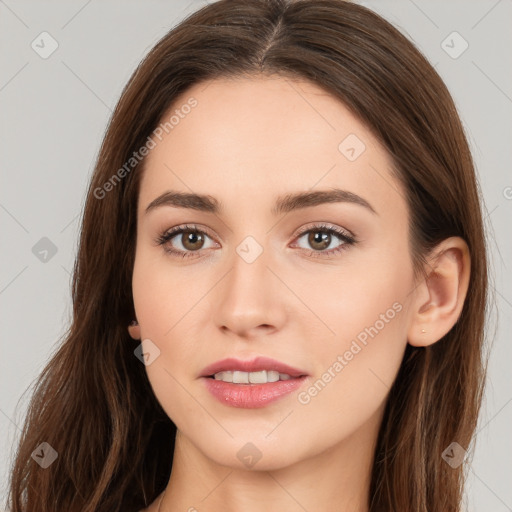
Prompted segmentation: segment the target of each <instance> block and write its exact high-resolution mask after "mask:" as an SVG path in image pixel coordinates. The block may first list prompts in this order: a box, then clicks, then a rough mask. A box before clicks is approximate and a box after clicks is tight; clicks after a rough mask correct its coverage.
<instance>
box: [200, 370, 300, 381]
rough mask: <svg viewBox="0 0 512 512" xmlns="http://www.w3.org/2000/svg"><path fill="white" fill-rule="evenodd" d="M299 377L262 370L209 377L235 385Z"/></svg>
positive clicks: (226, 372)
mask: <svg viewBox="0 0 512 512" xmlns="http://www.w3.org/2000/svg"><path fill="white" fill-rule="evenodd" d="M299 377H301V376H299ZM299 377H292V376H291V375H289V374H287V373H279V372H278V371H275V370H261V371H258V372H244V371H240V370H227V371H222V372H218V373H215V374H214V375H209V376H208V378H209V379H215V380H221V381H222V382H231V383H233V384H267V383H268V382H277V381H280V380H290V379H297V378H299Z"/></svg>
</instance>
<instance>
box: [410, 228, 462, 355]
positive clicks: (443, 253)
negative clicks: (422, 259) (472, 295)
mask: <svg viewBox="0 0 512 512" xmlns="http://www.w3.org/2000/svg"><path fill="white" fill-rule="evenodd" d="M470 265H471V261H470V256H469V249H468V246H467V244H466V242H465V241H464V240H463V239H462V238H460V237H451V238H448V239H446V240H443V241H442V242H441V243H440V244H439V245H438V246H437V247H436V248H435V249H434V250H433V251H432V253H431V256H430V257H429V258H428V266H427V269H428V270H427V277H425V278H424V280H423V282H421V283H420V285H419V286H418V287H417V289H416V293H415V303H414V310H413V311H414V313H413V318H412V322H411V325H410V327H409V332H408V342H409V344H410V345H413V346H416V347H425V346H428V345H432V344H433V343H435V342H436V341H439V340H440V339H441V338H442V337H443V336H444V335H445V334H447V333H448V332H449V331H450V329H451V328H452V327H453V326H454V325H455V324H456V322H457V320H458V318H459V316H460V313H461V311H462V308H463V306H464V301H465V298H466V294H467V291H468V285H469V276H470Z"/></svg>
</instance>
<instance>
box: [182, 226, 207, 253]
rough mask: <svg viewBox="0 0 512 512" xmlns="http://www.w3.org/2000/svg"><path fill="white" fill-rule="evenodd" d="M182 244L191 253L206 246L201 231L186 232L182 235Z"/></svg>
mask: <svg viewBox="0 0 512 512" xmlns="http://www.w3.org/2000/svg"><path fill="white" fill-rule="evenodd" d="M181 243H182V244H183V247H184V248H185V249H187V250H189V251H197V250H198V249H202V247H203V245H204V236H203V234H202V233H200V232H199V231H192V230H186V231H182V233H181Z"/></svg>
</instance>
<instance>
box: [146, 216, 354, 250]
mask: <svg viewBox="0 0 512 512" xmlns="http://www.w3.org/2000/svg"><path fill="white" fill-rule="evenodd" d="M179 235H181V236H179ZM305 235H309V236H308V237H307V243H308V244H309V246H310V247H312V248H313V250H308V249H306V248H304V247H301V248H302V249H303V250H305V251H307V252H308V256H312V257H332V256H334V255H336V254H338V253H339V252H341V251H343V250H344V249H346V248H347V247H348V246H350V245H353V244H355V243H357V242H356V239H355V237H354V236H353V235H351V234H350V233H349V232H348V231H345V230H344V229H342V228H339V227H338V226H333V225H327V224H317V225H313V226H310V227H309V228H308V229H306V230H303V231H301V232H300V233H299V234H298V235H297V236H296V238H298V239H300V238H302V237H304V236H305ZM175 238H176V242H178V245H181V247H177V248H176V246H174V244H173V243H172V242H174V239H175ZM206 238H211V237H210V236H209V235H208V234H207V232H206V231H204V230H202V229H199V228H198V227H197V226H195V225H188V224H187V225H181V226H176V227H174V228H172V229H170V230H168V231H165V232H164V233H162V234H161V235H160V236H159V237H158V238H157V239H156V242H157V244H158V245H162V246H163V248H164V250H165V251H166V252H167V253H169V254H171V255H173V256H179V257H182V258H191V257H192V258H195V257H200V252H201V251H202V250H203V249H208V247H206V248H205V247H204V245H205V239H206ZM336 240H338V241H339V242H341V243H340V244H339V245H338V246H337V247H334V248H333V249H330V250H325V249H327V248H328V247H330V246H331V245H332V243H333V242H336ZM217 245H218V244H217ZM292 247H293V246H292ZM299 247H300V245H299ZM194 253H198V254H194Z"/></svg>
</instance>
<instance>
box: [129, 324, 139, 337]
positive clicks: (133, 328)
mask: <svg viewBox="0 0 512 512" xmlns="http://www.w3.org/2000/svg"><path fill="white" fill-rule="evenodd" d="M128 333H129V334H130V336H131V337H132V338H133V339H134V340H140V338H141V336H140V325H139V323H138V322H137V320H133V321H132V323H131V324H130V325H129V326H128Z"/></svg>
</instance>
